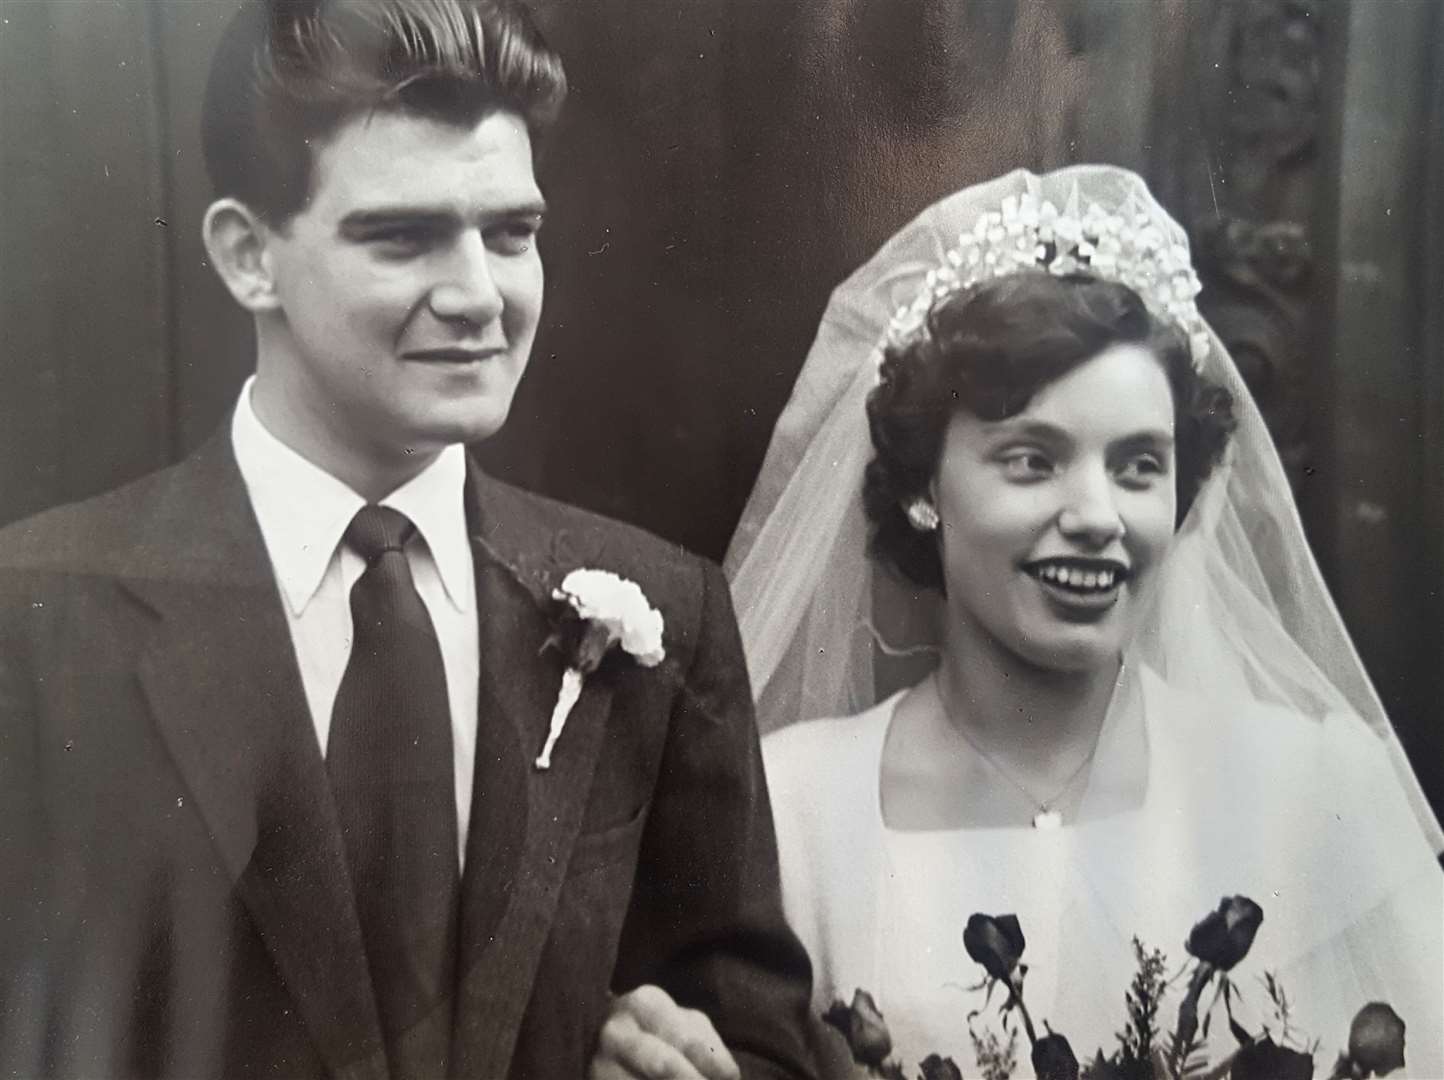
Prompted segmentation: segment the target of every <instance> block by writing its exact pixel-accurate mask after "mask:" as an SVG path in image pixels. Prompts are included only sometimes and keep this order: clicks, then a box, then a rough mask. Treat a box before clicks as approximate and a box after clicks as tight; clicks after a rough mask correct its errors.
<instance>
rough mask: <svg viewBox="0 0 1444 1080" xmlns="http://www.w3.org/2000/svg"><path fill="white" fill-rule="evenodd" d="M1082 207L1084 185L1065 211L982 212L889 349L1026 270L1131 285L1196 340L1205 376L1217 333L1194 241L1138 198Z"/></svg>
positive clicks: (1027, 200) (896, 328)
mask: <svg viewBox="0 0 1444 1080" xmlns="http://www.w3.org/2000/svg"><path fill="white" fill-rule="evenodd" d="M1077 204H1078V192H1077V188H1076V187H1075V188H1074V190H1073V194H1072V196H1071V197H1070V199H1069V201H1068V205H1067V207H1066V208H1065V209H1063V210H1061V211H1060V210H1059V209H1058V208H1057V206H1055V205H1054V204H1053V203H1052V202H1051V201H1050V200H1043V201H1041V202H1040V201H1039V199H1038V197H1037V196H1036V195H1034V194H1033V193H1032V192H1024V193H1023V194H1021V195H1009V196H1008V197H1007V198H1005V199H1004V200H1003V205H1002V208H1001V209H1000V210H989V211H987V212H985V213H984V214H982V215H981V216H980V217H979V218H978V219H977V221H976V222H975V223H974V224H973V228H972V229H971V230H970V231H968V230H965V231H964V232H963V233H962V234H961V235H960V236H959V237H958V245H957V247H955V248H952V249H951V250H949V251H948V252H947V254H946V255H945V256H944V263H943V265H942V266H939V267H937V268H936V269H933V270H929V271H928V273H927V277H926V278H925V279H924V281H923V287H922V289H921V291H920V292H919V293H918V295H917V298H916V299H915V300H913V302H912V303H911V304H909V305H907V306H905V307H902V308H899V309H898V312H897V314H896V315H894V316H893V318H892V322H891V323H890V324H889V325H888V343H889V344H890V345H892V346H893V347H906V346H908V345H910V344H912V343H913V342H915V341H917V340H919V339H921V338H923V337H925V336H926V335H927V319H928V314H929V312H931V311H932V310H933V308H934V306H935V305H937V304H938V303H939V302H941V301H942V300H944V299H946V298H947V297H949V296H952V295H954V294H955V293H958V292H961V291H962V290H963V289H966V288H968V287H970V286H972V285H976V284H977V283H978V282H980V281H987V280H989V279H992V278H1000V277H1007V276H1008V275H1010V274H1017V273H1021V272H1022V271H1025V270H1044V271H1046V272H1048V273H1050V274H1055V275H1058V276H1062V275H1064V274H1078V273H1082V274H1091V275H1093V276H1094V277H1098V278H1101V279H1104V280H1107V281H1116V282H1118V283H1120V284H1122V285H1127V286H1128V287H1129V288H1130V289H1132V290H1133V291H1134V292H1136V293H1137V294H1138V295H1139V296H1140V297H1141V298H1142V300H1143V303H1144V304H1145V305H1146V306H1147V307H1148V309H1149V310H1150V311H1151V312H1153V313H1154V314H1155V315H1157V316H1158V317H1159V318H1164V319H1170V320H1172V321H1173V322H1175V323H1177V324H1178V325H1179V326H1180V327H1181V328H1182V329H1183V331H1184V333H1186V334H1187V335H1188V340H1189V347H1190V349H1191V350H1192V353H1193V366H1194V367H1195V368H1197V369H1200V370H1201V369H1202V367H1203V363H1204V360H1205V358H1206V357H1207V356H1208V351H1209V335H1208V328H1207V326H1205V324H1204V322H1203V317H1202V316H1201V315H1199V313H1198V307H1197V306H1196V305H1195V304H1194V302H1193V298H1194V297H1195V296H1197V295H1198V293H1199V291H1200V289H1201V288H1202V286H1201V285H1200V284H1199V281H1198V275H1197V274H1195V273H1194V271H1193V263H1192V261H1191V260H1190V258H1189V252H1188V244H1187V242H1186V241H1185V240H1182V239H1174V238H1173V237H1171V236H1170V235H1169V234H1168V233H1166V232H1165V231H1164V230H1163V229H1162V228H1160V227H1159V225H1158V223H1157V222H1155V221H1154V220H1153V219H1152V218H1151V217H1150V216H1149V215H1148V214H1147V213H1145V212H1144V211H1143V209H1142V208H1141V207H1139V206H1137V205H1136V204H1135V203H1134V202H1133V199H1132V198H1131V197H1130V198H1129V201H1128V204H1127V205H1125V206H1123V207H1121V208H1119V209H1118V210H1117V211H1116V212H1112V213H1110V212H1109V211H1107V210H1104V209H1103V208H1102V207H1101V206H1099V205H1098V204H1097V203H1094V202H1090V203H1089V204H1088V208H1087V210H1086V211H1084V212H1082V213H1079V212H1078V206H1077Z"/></svg>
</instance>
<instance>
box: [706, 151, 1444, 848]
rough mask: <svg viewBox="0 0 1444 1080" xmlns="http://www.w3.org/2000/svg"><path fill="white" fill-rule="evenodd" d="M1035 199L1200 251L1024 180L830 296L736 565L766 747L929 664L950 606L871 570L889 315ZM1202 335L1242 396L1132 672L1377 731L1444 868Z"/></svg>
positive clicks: (1081, 178) (1021, 175)
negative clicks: (873, 418)
mask: <svg viewBox="0 0 1444 1080" xmlns="http://www.w3.org/2000/svg"><path fill="white" fill-rule="evenodd" d="M1024 194H1031V195H1032V196H1033V197H1034V198H1035V199H1036V200H1038V201H1039V202H1040V203H1041V202H1051V203H1053V204H1054V205H1055V206H1057V207H1060V208H1061V207H1073V208H1075V209H1077V210H1078V211H1080V212H1081V211H1082V210H1083V209H1086V208H1088V207H1090V206H1091V205H1092V204H1097V206H1098V207H1100V208H1101V209H1102V210H1103V211H1104V212H1105V213H1107V214H1124V215H1128V216H1130V217H1131V218H1132V219H1134V220H1141V219H1142V218H1146V219H1147V224H1150V225H1154V226H1156V227H1157V228H1159V229H1160V230H1162V232H1163V235H1164V237H1165V238H1166V241H1167V242H1168V243H1170V244H1176V245H1181V246H1182V247H1183V249H1186V247H1187V243H1188V240H1187V236H1186V234H1185V233H1184V231H1183V229H1182V228H1181V227H1180V226H1179V225H1178V224H1177V223H1176V222H1175V221H1174V220H1173V219H1172V218H1171V217H1170V216H1169V215H1168V214H1167V212H1166V211H1165V210H1164V209H1163V208H1162V207H1161V206H1159V205H1158V203H1157V202H1156V201H1155V200H1154V199H1153V197H1152V195H1151V194H1150V193H1149V192H1148V189H1147V187H1146V186H1145V185H1144V183H1143V181H1142V180H1141V179H1139V178H1138V177H1137V176H1135V175H1134V174H1133V173H1130V172H1128V171H1126V170H1123V169H1119V168H1114V167H1110V166H1074V167H1071V168H1066V169H1061V170H1059V171H1057V172H1052V173H1048V174H1045V175H1041V176H1040V175H1035V174H1033V173H1030V172H1027V171H1024V170H1017V171H1015V172H1012V173H1009V174H1007V175H1006V176H1002V177H999V178H998V179H996V180H992V181H989V182H987V183H984V184H979V185H976V186H974V187H970V188H967V189H965V190H963V191H960V192H957V193H955V194H953V195H950V196H948V197H947V198H945V199H943V200H941V201H940V202H938V203H936V204H934V205H933V206H931V207H929V208H928V209H926V210H925V211H923V213H922V214H920V215H919V216H918V217H917V218H915V219H914V220H913V221H911V222H910V223H909V224H907V225H906V226H904V227H903V228H902V229H901V230H900V231H899V232H897V233H896V234H895V235H894V236H893V237H892V238H891V239H890V240H888V241H887V243H886V244H884V245H883V247H882V248H881V249H880V250H879V251H878V252H877V253H876V254H875V255H874V256H873V257H872V258H871V259H869V260H868V261H867V262H866V263H865V264H864V265H863V266H862V267H860V268H859V269H858V270H857V271H856V272H855V273H853V274H852V275H851V276H850V277H849V278H848V279H847V280H846V281H844V282H843V283H842V284H841V285H839V286H838V287H837V289H836V290H835V291H834V292H833V294H832V298H831V301H830V302H829V304H828V306H827V309H826V312H825V313H824V315H823V317H822V321H821V324H820V325H819V327H818V331H817V338H816V340H815V342H814V343H813V346H812V349H811V351H810V352H809V353H808V355H807V359H806V362H805V363H804V365H803V368H802V371H801V374H800V375H799V377H798V379H797V383H796V386H795V388H794V390H793V393H792V397H791V399H790V401H789V402H788V404H787V406H786V408H785V409H784V410H783V413H782V415H781V417H780V419H779V420H778V423H777V427H776V429H775V431H774V434H773V437H772V442H771V444H770V446H769V448H768V452H767V457H766V460H765V462H764V464H763V467H762V471H761V473H760V475H759V477H758V480H757V483H756V486H755V487H754V489H753V492H752V495H751V498H750V500H749V502H748V504H747V507H746V509H745V511H744V512H743V515H742V519H741V522H740V524H739V526H738V530H737V533H736V534H735V536H734V538H733V540H732V544H731V547H730V549H729V551H728V553H727V558H726V565H725V568H726V571H727V575H728V578H729V580H730V581H731V583H732V589H733V596H734V599H735V603H736V608H737V616H738V623H739V625H740V627H741V631H742V639H743V644H744V646H745V649H746V653H747V661H748V665H749V669H750V674H751V678H752V684H753V690H754V693H755V695H756V697H757V702H758V718H759V722H760V723H761V725H762V728H763V730H764V731H768V730H771V729H773V728H776V727H780V726H782V725H785V724H788V723H792V722H794V721H797V720H804V719H810V718H814V717H821V716H839V715H844V714H848V713H853V712H857V711H859V710H861V709H863V708H866V707H867V706H870V705H872V704H873V703H874V702H876V701H877V700H878V698H879V697H880V696H882V695H884V694H886V693H888V692H890V691H891V690H893V689H895V688H896V687H897V686H898V685H900V684H901V682H902V681H905V680H910V679H912V678H915V677H916V675H917V674H918V673H919V672H918V669H917V665H916V663H912V664H911V665H910V663H909V660H910V659H913V660H915V659H917V658H918V657H920V656H922V657H923V658H924V659H925V654H926V653H927V652H928V651H929V650H930V649H931V648H932V647H933V645H934V642H935V641H936V631H935V625H936V622H935V620H936V618H937V617H938V615H939V610H938V609H939V608H940V606H941V605H940V603H939V599H938V597H936V595H935V594H933V593H931V592H930V591H927V590H920V589H918V588H917V587H916V586H913V585H911V584H910V583H906V582H904V581H903V580H902V579H901V578H899V577H897V576H896V575H893V574H891V573H889V572H887V571H885V570H882V569H880V568H877V567H875V565H874V564H873V562H872V561H871V560H870V559H869V557H868V555H867V541H868V527H867V521H866V519H865V517H864V514H863V508H862V483H863V472H864V469H865V467H866V465H867V462H868V460H869V459H870V457H871V456H872V443H871V440H870V438H869V435H868V428H867V417H866V409H865V403H866V400H867V396H868V393H869V392H870V391H871V390H872V388H873V386H874V385H875V384H876V381H877V370H878V364H879V362H880V360H881V352H882V349H883V346H884V344H885V341H886V335H887V332H888V327H889V324H890V323H891V322H892V320H893V318H894V316H895V315H897V314H898V313H899V311H900V310H901V309H906V308H908V307H910V306H911V305H913V304H914V302H915V301H916V300H917V298H918V296H919V294H920V292H921V290H922V289H923V288H924V283H925V279H926V277H927V274H928V272H929V271H930V270H935V269H937V268H939V267H941V266H943V265H945V261H946V257H947V252H948V251H949V250H950V249H953V248H955V247H956V246H957V244H958V240H959V236H960V234H962V233H964V232H965V231H970V230H972V229H973V227H974V225H975V223H976V222H977V221H978V219H979V218H980V217H981V216H982V215H983V214H985V213H987V212H989V211H996V210H998V208H999V207H1001V206H1002V205H1003V204H1004V201H1005V200H1006V199H1009V198H1014V199H1016V198H1018V197H1019V196H1022V195H1024ZM1204 332H1205V333H1206V334H1207V336H1208V341H1207V345H1208V348H1207V349H1206V351H1205V353H1204V360H1203V365H1202V366H1203V370H1204V372H1205V373H1206V374H1207V375H1208V376H1210V377H1211V378H1212V379H1214V380H1215V381H1217V382H1219V383H1221V384H1222V385H1223V386H1225V387H1227V389H1228V390H1229V391H1230V392H1231V393H1232V394H1233V396H1234V399H1235V412H1236V415H1237V418H1238V429H1237V431H1236V433H1235V436H1234V438H1233V440H1232V444H1231V447H1230V450H1229V453H1228V456H1227V458H1226V459H1225V461H1224V463H1223V464H1222V465H1221V466H1220V467H1219V468H1218V469H1217V470H1215V472H1214V474H1213V475H1212V476H1211V477H1210V478H1209V480H1208V481H1207V482H1206V483H1205V485H1204V488H1203V490H1202V491H1201V492H1200V494H1199V497H1198V499H1197V500H1196V501H1195V503H1194V505H1193V507H1192V509H1191V510H1190V512H1189V514H1188V517H1187V518H1186V519H1185V521H1184V522H1183V524H1182V526H1181V528H1180V530H1179V533H1178V536H1177V538H1176V541H1175V544H1174V547H1173V550H1172V552H1171V554H1170V555H1169V558H1168V562H1167V563H1166V564H1165V565H1164V566H1163V567H1162V569H1161V573H1160V581H1159V587H1158V589H1157V590H1156V594H1155V599H1154V602H1153V604H1152V605H1151V607H1150V609H1149V611H1148V612H1147V613H1146V615H1145V616H1144V619H1143V621H1142V622H1141V624H1140V627H1139V630H1138V632H1137V634H1136V636H1135V638H1134V640H1133V642H1132V644H1131V646H1130V647H1129V650H1128V656H1127V659H1128V660H1129V661H1133V662H1139V663H1142V664H1144V665H1146V666H1148V667H1150V668H1152V669H1153V670H1154V671H1155V672H1157V673H1158V674H1159V675H1160V676H1162V677H1163V679H1164V680H1166V682H1167V683H1168V684H1169V685H1170V686H1172V687H1173V688H1175V689H1178V690H1181V691H1185V692H1194V693H1197V694H1199V695H1203V696H1206V697H1207V698H1209V699H1213V700H1227V701H1257V702H1260V703H1263V704H1269V705H1277V706H1283V707H1285V708H1287V709H1289V710H1290V711H1292V712H1293V713H1295V714H1298V715H1301V716H1304V717H1309V718H1313V719H1315V720H1317V721H1319V722H1322V721H1323V720H1324V718H1325V717H1329V716H1338V717H1345V718H1351V719H1350V721H1349V722H1351V723H1353V722H1356V723H1359V724H1362V725H1365V726H1366V727H1367V728H1368V730H1369V731H1370V732H1371V733H1372V734H1373V736H1374V737H1376V738H1377V739H1379V740H1380V742H1381V743H1382V744H1383V745H1384V746H1385V748H1386V751H1387V753H1388V755H1389V758H1390V759H1391V761H1392V763H1393V765H1394V777H1395V779H1396V780H1397V782H1398V784H1399V786H1400V788H1401V789H1402V791H1403V793H1404V795H1405V797H1406V799H1407V800H1408V802H1409V804H1410V806H1411V807H1412V808H1413V811H1414V814H1415V817H1416V818H1417V820H1418V824H1419V827H1420V829H1421V830H1422V832H1423V834H1424V836H1425V838H1426V839H1427V841H1428V842H1429V844H1430V845H1431V847H1432V849H1433V850H1434V851H1436V852H1438V851H1440V850H1441V849H1444V832H1441V830H1440V826H1439V822H1438V820H1437V819H1436V817H1435V816H1434V814H1433V812H1432V810H1431V809H1430V807H1429V804H1428V802H1427V801H1426V800H1425V798H1424V795H1423V792H1422V791H1421V789H1420V787H1419V784H1418V781H1417V779H1416V778H1415V776H1414V773H1413V770H1412V769H1411V768H1410V766H1409V763H1408V760H1407V758H1406V757H1405V755H1404V751H1403V748H1402V747H1401V746H1400V744H1399V742H1398V739H1397V737H1396V735H1395V733H1394V730H1393V728H1392V726H1391V725H1390V723H1389V719H1388V717H1387V716H1386V714H1385V712H1384V709H1383V706H1382V705H1381V703H1380V701H1379V698H1378V696H1377V694H1376V693H1375V691H1374V688H1373V686H1372V684H1371V683H1370V681H1369V678H1368V675H1367V673H1366V672H1365V670H1364V667H1363V664H1362V663H1361V661H1360V659H1359V656H1358V654H1357V653H1356V652H1355V650H1354V648H1353V645H1352V644H1351V642H1350V640H1349V637H1348V634H1347V632H1346V631H1345V628H1344V625H1343V621H1342V619H1341V618H1340V616H1339V613H1338V611H1337V609H1336V608H1335V606H1334V603H1333V601H1332V599H1331V598H1330V596H1329V594H1328V592H1327V590H1326V589H1325V586H1324V583H1323V579H1322V577H1321V575H1320V573H1319V569H1318V566H1317V564H1316V563H1315V561H1314V558H1313V556H1312V554H1311V552H1310V550H1309V547H1308V544H1307V542H1306V541H1305V538H1304V532H1303V527H1302V524H1301V522H1300V519H1299V515H1298V511H1297V509H1296V507H1295V504H1294V500H1293V496H1292V494H1291V492H1290V489H1289V486H1288V481H1287V479H1286V477H1285V474H1284V471H1283V467H1282V465H1281V464H1280V461H1279V457H1278V454H1277V452H1276V451H1275V449H1274V445H1273V442H1272V439H1271V438H1270V436H1269V433H1268V430H1267V428H1266V427H1265V425H1264V421H1263V418H1262V416H1261V415H1260V413H1259V410H1258V407H1257V405H1256V404H1255V402H1254V400H1253V397H1252V395H1251V394H1250V393H1249V390H1248V388H1247V387H1246V386H1245V384H1244V382H1243V379H1242V378H1241V376H1240V374H1239V371H1238V368H1237V367H1236V365H1235V364H1234V362H1233V360H1232V358H1231V357H1230V356H1229V354H1228V351H1227V349H1226V348H1225V347H1224V345H1223V342H1222V341H1220V340H1219V338H1218V337H1217V335H1216V334H1214V333H1213V331H1212V330H1211V329H1208V328H1206V327H1205V328H1204ZM1278 767H1279V768H1280V769H1284V768H1288V767H1289V763H1288V762H1279V763H1278Z"/></svg>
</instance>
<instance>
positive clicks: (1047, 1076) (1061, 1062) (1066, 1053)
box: [1033, 1031, 1078, 1080]
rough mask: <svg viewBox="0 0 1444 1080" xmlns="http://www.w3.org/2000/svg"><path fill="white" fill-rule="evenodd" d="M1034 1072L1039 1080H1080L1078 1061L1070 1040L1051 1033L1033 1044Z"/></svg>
mask: <svg viewBox="0 0 1444 1080" xmlns="http://www.w3.org/2000/svg"><path fill="white" fill-rule="evenodd" d="M1033 1072H1035V1073H1036V1074H1037V1075H1038V1080H1078V1059H1077V1058H1076V1057H1074V1056H1073V1048H1072V1047H1071V1046H1069V1045H1068V1040H1067V1039H1065V1038H1064V1037H1063V1036H1062V1035H1059V1034H1058V1033H1057V1032H1054V1031H1050V1032H1049V1033H1048V1034H1047V1035H1044V1036H1043V1037H1042V1038H1041V1039H1039V1040H1038V1041H1037V1042H1035V1043H1034V1044H1033Z"/></svg>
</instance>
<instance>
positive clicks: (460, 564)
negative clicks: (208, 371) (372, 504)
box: [231, 376, 475, 616]
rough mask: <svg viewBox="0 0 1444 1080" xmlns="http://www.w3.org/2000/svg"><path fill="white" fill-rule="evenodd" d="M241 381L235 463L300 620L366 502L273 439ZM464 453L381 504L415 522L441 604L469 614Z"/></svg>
mask: <svg viewBox="0 0 1444 1080" xmlns="http://www.w3.org/2000/svg"><path fill="white" fill-rule="evenodd" d="M254 382H255V376H252V377H251V378H249V379H247V380H246V384H245V386H243V387H242V388H241V394H240V399H239V400H238V401H237V402H236V411H235V413H234V415H233V416H232V419H231V445H232V446H233V447H234V450H235V455H236V464H237V465H238V466H239V467H240V470H241V478H242V479H243V480H244V481H245V484H246V491H247V493H248V494H249V495H250V498H251V506H252V507H253V508H254V510H255V512H256V520H257V522H258V523H259V524H260V527H261V536H262V537H263V538H264V540H265V542H266V551H267V553H268V554H269V555H270V558H271V565H272V566H273V567H274V569H275V572H276V579H277V581H278V582H279V584H280V587H281V592H282V594H283V595H284V596H285V600H286V604H287V606H288V607H289V608H290V610H291V613H292V614H293V615H297V616H299V615H300V614H301V613H302V612H303V611H304V610H305V609H306V605H307V604H309V603H310V602H311V598H312V597H314V596H315V595H316V590H317V589H319V588H320V586H321V581H322V579H323V578H324V577H325V576H326V568H327V567H328V566H330V564H331V556H332V555H334V554H335V553H336V547H337V545H338V544H340V542H341V537H342V535H343V534H344V533H345V531H346V526H347V525H349V524H350V523H351V519H352V518H353V517H355V516H356V511H357V510H360V509H361V507H363V506H365V505H366V500H365V499H363V498H362V497H361V496H360V495H358V494H357V493H356V492H355V491H353V490H351V488H350V487H348V486H347V485H346V484H344V483H343V482H342V481H340V480H338V479H336V477H334V476H332V475H331V474H330V473H328V472H326V470H324V469H322V468H321V467H320V466H318V465H315V464H313V463H312V462H310V461H308V460H307V459H306V458H304V457H302V456H301V455H300V454H298V453H296V451H294V450H292V449H291V448H290V447H289V446H287V445H286V444H285V443H283V442H282V441H281V440H280V439H278V438H276V436H274V435H272V434H271V432H270V431H269V430H267V428H266V426H265V425H264V424H262V423H261V419H260V417H258V416H257V415H256V413H255V410H254V409H253V408H252V407H251V386H252V385H253V384H254ZM465 484H466V452H465V451H464V450H463V449H462V447H461V446H460V445H456V446H448V447H447V448H446V449H445V450H443V451H442V452H441V453H440V454H438V455H437V457H436V460H435V461H433V462H432V463H431V464H430V465H428V466H427V467H426V468H425V469H423V470H422V471H421V472H420V473H418V474H417V475H416V476H414V477H412V478H411V479H410V480H409V481H407V482H406V483H405V484H403V485H402V486H401V487H399V488H397V489H396V490H395V491H393V492H392V493H391V494H390V495H388V496H386V498H384V499H382V500H381V504H382V505H383V506H390V507H392V508H393V509H396V510H399V511H401V512H402V513H403V514H405V515H406V516H407V517H409V518H410V519H411V520H412V522H414V523H415V525H416V529H417V531H418V532H419V533H420V534H421V537H422V539H423V540H424V541H425V542H426V546H427V548H428V549H430V552H431V556H432V559H433V560H434V561H435V563H436V567H437V571H438V573H439V575H440V577H441V582H442V586H443V588H444V589H445V592H446V596H447V599H448V600H449V601H450V602H451V604H452V606H453V607H455V608H456V609H457V610H458V611H462V612H465V611H469V610H471V607H472V605H473V603H474V602H475V597H474V594H473V589H472V583H473V581H474V571H473V569H472V563H471V550H470V546H469V542H468V540H467V532H466V511H465V507H464V502H463V499H464V488H465Z"/></svg>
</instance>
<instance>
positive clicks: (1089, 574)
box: [1037, 563, 1118, 591]
mask: <svg viewBox="0 0 1444 1080" xmlns="http://www.w3.org/2000/svg"><path fill="white" fill-rule="evenodd" d="M1037 576H1038V577H1040V578H1042V579H1043V580H1044V581H1050V582H1053V583H1054V584H1056V585H1062V586H1065V587H1067V588H1070V589H1098V590H1105V591H1106V590H1108V589H1111V588H1113V585H1114V583H1115V582H1116V581H1117V577H1118V575H1117V572H1116V571H1114V570H1112V569H1104V570H1080V569H1077V568H1075V567H1071V566H1058V565H1057V564H1055V563H1048V564H1046V565H1044V566H1042V567H1039V568H1038V571H1037Z"/></svg>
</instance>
